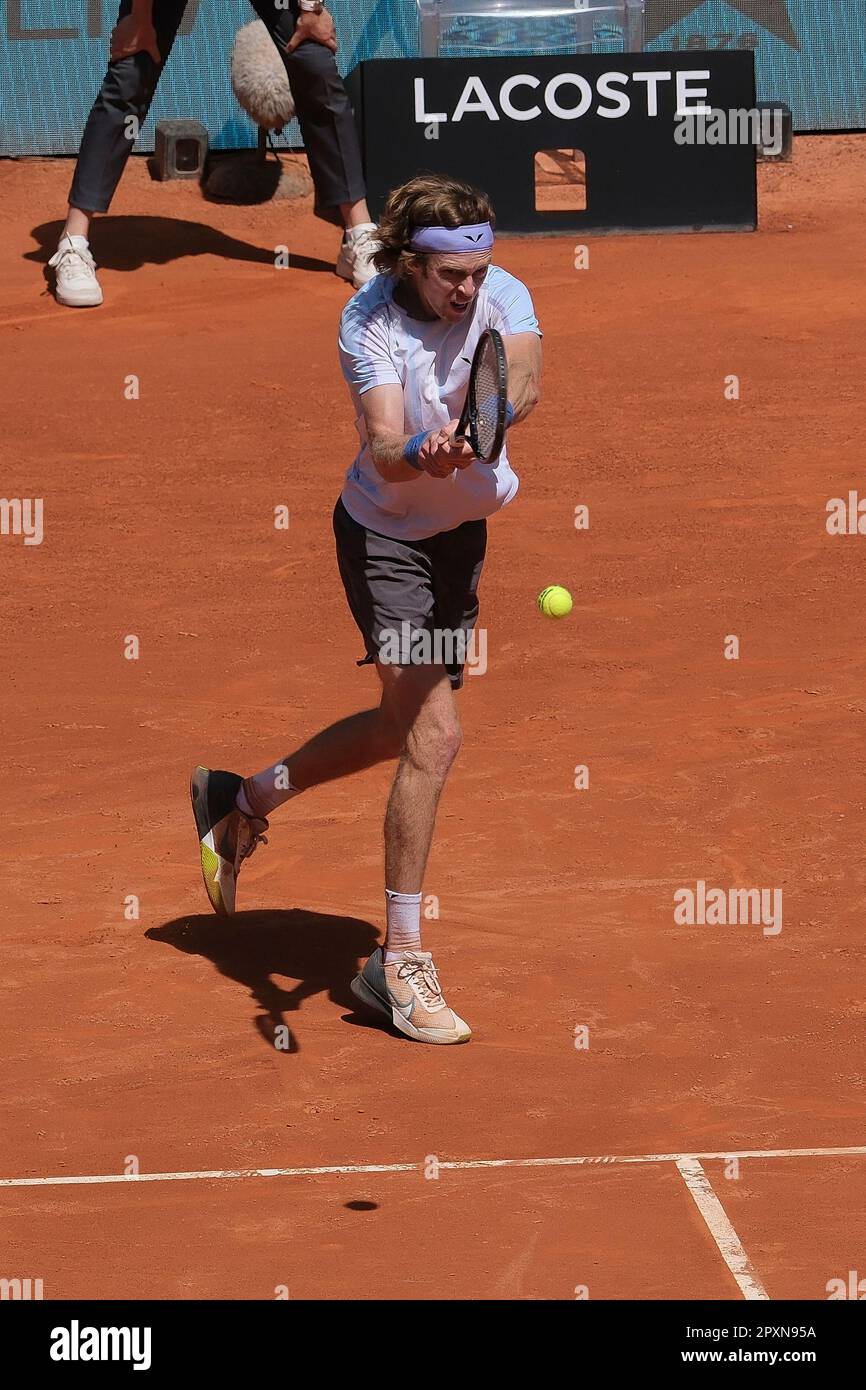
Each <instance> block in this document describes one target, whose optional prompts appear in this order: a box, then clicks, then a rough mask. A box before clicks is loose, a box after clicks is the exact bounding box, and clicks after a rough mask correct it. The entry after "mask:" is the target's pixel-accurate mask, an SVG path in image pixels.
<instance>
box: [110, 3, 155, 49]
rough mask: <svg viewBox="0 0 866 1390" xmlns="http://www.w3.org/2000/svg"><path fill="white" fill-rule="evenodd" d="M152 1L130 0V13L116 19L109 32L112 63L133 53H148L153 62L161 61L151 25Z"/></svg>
mask: <svg viewBox="0 0 866 1390" xmlns="http://www.w3.org/2000/svg"><path fill="white" fill-rule="evenodd" d="M153 3H154V0H132V13H131V14H128V15H125V16H124V18H123V19H120V20H118V22H117V24H116V25H115V26H114V29H113V30H112V32H111V61H112V62H113V63H116V62H117V61H118V59H120V58H131V57H132V55H133V54H135V53H149V54H150V56H151V58H152V59H153V61H154V62H155V63H161V62H162V58H161V56H160V52H159V45H158V44H157V41H156V29H155V28H154V25H153Z"/></svg>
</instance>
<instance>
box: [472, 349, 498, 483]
mask: <svg viewBox="0 0 866 1390" xmlns="http://www.w3.org/2000/svg"><path fill="white" fill-rule="evenodd" d="M474 397H475V400H474V411H473V416H474V419H473V421H472V425H473V428H474V433H475V435H476V439H475V440H473V441H472V444H473V448H474V450H475V452H476V453H477V454H478V455H479V457H481V458H487V457H489V456H490V454H491V453H492V451H493V447H494V445H495V443H496V436H497V434H498V432H499V428H500V416H501V410H502V405H501V399H502V383H501V374H500V368H499V359H498V357H497V354H496V350H495V348H494V347H493V344H492V343H490V342H489V340H488V344H487V345H485V349H484V352H483V355H482V357H481V360H480V362H479V363H478V369H477V371H476V374H475V382H474Z"/></svg>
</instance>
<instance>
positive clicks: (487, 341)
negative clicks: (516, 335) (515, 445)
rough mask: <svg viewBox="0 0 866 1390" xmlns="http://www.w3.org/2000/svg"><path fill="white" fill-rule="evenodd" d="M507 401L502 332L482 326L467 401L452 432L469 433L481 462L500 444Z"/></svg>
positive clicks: (462, 436) (487, 460) (457, 436)
mask: <svg viewBox="0 0 866 1390" xmlns="http://www.w3.org/2000/svg"><path fill="white" fill-rule="evenodd" d="M507 401H508V361H507V359H506V356H505V344H504V343H503V341H502V334H501V333H499V332H498V331H497V330H496V329H495V328H485V330H484V332H483V333H482V334H481V337H480V338H479V339H478V346H477V347H476V349H475V355H474V357H473V358H472V366H471V368H470V370H469V387H468V390H467V392H466V404H465V405H464V407H463V413H462V415H461V416H460V421H459V423H458V425H457V431H456V433H455V435H454V438H455V439H466V438H467V436H468V438H469V443H470V444H471V446H472V452H473V454H475V456H476V457H477V458H478V459H480V460H481V462H482V463H490V461H491V459H495V458H496V455H497V454H498V453H499V451H500V449H501V448H502V441H503V439H504V438H505V406H506V404H507Z"/></svg>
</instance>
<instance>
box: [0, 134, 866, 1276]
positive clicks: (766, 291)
mask: <svg viewBox="0 0 866 1390" xmlns="http://www.w3.org/2000/svg"><path fill="white" fill-rule="evenodd" d="M69 173H70V165H69V163H68V162H66V161H54V162H38V161H28V162H20V163H18V162H12V161H8V162H4V163H2V164H0V207H2V214H0V215H2V253H3V254H2V256H0V287H2V303H3V310H2V341H3V372H2V393H3V398H4V403H3V416H4V422H5V424H4V435H5V439H4V443H3V482H2V491H3V494H4V496H7V497H42V498H43V499H44V540H43V543H42V544H41V545H38V546H37V545H32V546H25V545H24V544H23V541H22V539H21V537H20V536H19V537H16V536H14V535H5V536H3V537H2V542H0V543H2V555H3V569H4V584H3V596H2V609H3V612H2V620H3V632H4V640H3V662H2V670H3V708H4V718H5V731H4V739H3V742H4V748H3V753H4V757H3V761H4V765H5V776H4V803H5V829H4V840H5V844H4V851H5V853H4V858H5V861H6V876H5V890H4V911H3V914H2V943H3V971H2V976H3V984H2V989H3V993H2V1010H0V1019H2V1033H3V1037H2V1050H3V1056H4V1067H3V1070H4V1083H3V1099H2V1125H0V1149H2V1152H0V1176H2V1179H3V1186H2V1189H0V1230H2V1246H3V1265H4V1270H3V1273H4V1274H7V1275H9V1276H11V1275H13V1274H17V1275H20V1276H22V1277H23V1276H30V1277H33V1278H36V1277H41V1278H42V1279H43V1281H44V1296H45V1298H46V1299H76V1300H77V1299H85V1298H96V1299H139V1298H141V1299H146V1298H157V1299H187V1298H204V1299H217V1298H230V1299H238V1298H240V1299H272V1298H274V1297H275V1296H276V1294H275V1291H276V1290H278V1289H280V1288H282V1289H283V1290H285V1291H287V1293H288V1296H289V1297H291V1298H297V1299H303V1298H314V1299H337V1298H356V1299H365V1298H396V1299H409V1298H423V1299H455V1298H468V1299H541V1298H544V1299H548V1298H549V1299H573V1298H575V1296H576V1294H577V1296H586V1295H587V1294H588V1296H589V1297H590V1298H592V1299H631V1298H656V1299H676V1298H689V1299H709V1300H712V1299H726V1298H735V1299H736V1298H756V1297H757V1298H761V1297H769V1298H771V1299H785V1298H805V1299H825V1298H826V1297H827V1285H828V1281H829V1280H831V1279H834V1278H837V1279H846V1278H847V1275H848V1271H849V1270H851V1269H858V1268H859V1269H860V1270H861V1272H863V1271H864V1266H863V1260H864V1255H863V1242H864V1232H866V1129H864V1125H863V1107H864V1099H866V1089H864V1075H863V1029H864V1023H866V987H864V983H863V972H862V960H863V956H862V944H861V943H862V934H863V915H864V910H866V867H864V866H866V855H864V835H863V805H864V770H863V769H864V725H866V625H864V612H866V568H864V548H866V539H864V538H863V537H860V536H857V535H852V536H838V535H837V536H833V535H829V534H828V532H827V529H826V515H827V514H826V507H827V502H828V500H829V499H830V498H833V497H842V498H847V495H848V492H849V490H856V489H858V488H859V489H860V490H861V491H866V475H864V471H863V452H862V432H861V430H862V426H861V420H862V396H863V380H864V373H866V352H864V349H866V326H864V325H866V317H864V291H863V278H862V266H863V263H864V255H866V234H864V226H863V215H862V207H860V206H859V201H860V200H859V195H858V193H857V191H856V190H858V189H861V188H862V187H863V182H864V176H866V137H863V136H861V137H856V136H845V137H823V138H821V137H809V138H799V139H798V140H797V142H796V145H795V155H794V162H793V163H792V164H790V165H787V166H785V165H783V166H777V167H770V166H760V168H759V179H760V210H761V212H760V216H761V225H760V230H759V232H758V233H757V234H755V235H748V234H746V235H708V236H666V237H663V236H646V237H638V236H632V237H626V236H618V237H611V238H593V239H592V240H591V242H590V243H589V246H590V266H589V269H587V270H580V271H578V270H576V269H575V268H574V244H573V242H574V239H573V238H560V237H552V238H542V239H530V238H519V239H511V238H503V239H501V240H500V242H499V244H498V247H497V251H496V256H495V259H496V261H497V262H498V263H500V264H502V265H504V266H505V267H506V268H507V269H508V270H511V271H512V272H514V273H515V274H516V275H518V276H519V277H520V278H521V279H523V280H524V281H525V282H526V284H527V285H528V287H529V289H530V290H531V292H532V294H533V296H534V299H535V304H536V307H537V310H538V314H539V318H540V320H541V324H542V327H543V329H544V331H545V380H544V388H545V389H544V397H543V400H542V403H541V405H540V406H539V408H538V410H537V411H536V412H535V413H534V414H533V416H532V418H531V419H530V420H529V421H528V423H527V424H526V425H525V426H524V427H522V428H521V429H520V431H519V433H518V434H517V435H516V436H515V437H514V439H513V442H512V452H513V457H514V464H515V467H516V468H517V471H518V473H519V474H520V476H521V479H522V488H521V492H520V494H519V496H518V498H517V500H516V501H515V503H514V505H513V506H511V507H509V508H508V509H507V510H506V511H505V512H503V513H502V514H500V515H498V516H496V517H494V518H493V519H492V521H491V524H490V539H491V544H490V551H489V555H488V562H487V566H486V569H485V574H484V579H483V581H482V593H481V597H482V609H481V618H480V623H481V624H482V625H483V626H485V627H486V629H487V632H488V663H489V669H488V671H487V673H486V675H484V676H483V677H479V678H477V679H472V678H469V679H467V681H466V684H465V687H464V690H463V691H462V692H461V694H460V696H459V697H458V698H459V708H460V712H461V716H462V720H463V724H464V731H465V741H464V746H463V750H462V752H461V754H460V757H459V759H458V761H457V763H456V765H455V768H454V770H453V772H452V775H451V777H450V779H449V782H448V785H447V787H446V791H445V795H444V798H443V802H442V805H441V808H440V815H439V820H438V828H437V833H436V835H435V837H434V842H433V853H432V858H431V862H430V866H429V870H428V873H427V877H426V881H425V890H424V891H425V894H428V895H429V894H434V895H435V896H436V898H437V899H438V903H439V920H438V921H436V920H430V921H427V922H425V923H424V926H425V940H426V941H427V942H429V945H430V947H431V948H432V949H433V950H434V952H435V953H436V957H437V960H438V961H439V963H440V965H441V967H442V972H443V981H444V983H445V985H446V988H447V990H448V997H449V1000H451V1002H453V1004H454V1006H455V1008H456V1009H457V1010H458V1011H459V1012H460V1013H461V1014H463V1015H464V1016H465V1017H467V1018H468V1019H469V1020H470V1022H471V1024H472V1027H473V1039H472V1041H471V1043H470V1045H469V1046H466V1047H456V1048H437V1047H424V1046H419V1045H417V1044H412V1043H411V1042H409V1041H407V1040H404V1039H402V1038H400V1037H398V1036H397V1035H395V1034H393V1033H392V1032H390V1031H389V1030H387V1029H384V1028H382V1027H380V1026H379V1025H378V1024H377V1023H376V1022H375V1020H374V1018H373V1016H368V1015H366V1014H364V1015H362V1014H360V1013H358V1012H356V1011H355V1007H354V1003H353V999H352V996H351V994H350V993H349V981H350V979H351V977H352V975H353V973H354V971H355V970H356V968H357V966H358V963H359V962H360V961H362V960H363V959H364V958H365V957H366V956H367V955H368V954H369V952H370V950H371V948H372V947H373V945H374V943H375V942H376V940H377V937H378V936H379V934H380V932H381V927H382V922H383V904H382V887H381V843H380V840H381V819H382V811H383V806H384V800H385V796H386V791H387V786H388V782H389V778H390V775H391V771H390V768H389V767H383V768H381V769H379V770H377V771H374V772H370V773H367V774H364V775H362V776H360V777H357V778H355V779H352V780H349V781H344V782H339V783H335V784H333V785H330V786H326V787H323V788H321V789H319V790H318V791H314V792H311V793H309V794H307V795H305V796H303V797H301V798H299V799H297V800H295V801H293V802H291V803H290V804H289V805H288V806H286V807H285V808H283V810H282V812H278V813H277V814H276V815H275V816H274V818H273V821H272V825H271V836H270V844H269V845H268V846H267V847H266V848H263V849H261V850H260V851H259V852H258V853H257V854H256V856H255V857H254V859H252V860H251V861H250V862H249V863H248V864H247V865H246V866H245V868H244V872H243V874H242V876H241V880H240V887H239V899H240V908H241V910H240V912H239V914H238V916H237V917H236V918H234V919H232V920H230V921H229V922H221V921H220V920H219V919H217V918H216V917H215V916H214V915H213V914H212V913H211V911H210V909H209V907H208V904H207V900H206V898H205V895H204V892H203V889H202V885H201V879H200V874H199V866H198V848H197V844H196V839H195V833H194V829H193V825H192V818H191V816H190V810H189V802H188V795H187V780H188V777H189V772H190V769H191V767H192V766H193V765H194V764H195V763H196V762H198V761H202V762H205V763H207V764H208V765H210V766H213V767H228V768H235V769H238V770H239V771H241V772H245V773H248V772H251V771H253V770H254V769H256V768H259V767H261V766H264V765H265V764H266V763H268V762H270V761H273V760H275V759H278V758H279V757H280V756H282V755H283V754H284V753H286V752H287V751H288V749H289V748H291V747H293V746H295V745H296V744H297V743H298V742H299V741H300V740H301V739H303V738H305V737H307V736H308V735H309V733H311V732H312V731H314V730H315V729H317V728H319V727H320V726H321V725H322V724H324V723H326V722H329V721H331V720H333V719H336V718H338V717H339V716H341V715H344V714H347V713H349V712H351V711H352V710H354V709H357V708H362V707H364V706H365V705H366V704H369V703H373V702H374V701H375V699H376V698H377V696H376V685H377V683H376V678H375V675H374V674H373V673H372V672H371V670H370V669H369V668H365V669H362V670H358V669H356V667H355V659H356V658H357V657H358V656H360V655H361V650H360V645H361V644H360V641H359V637H358V634H357V632H356V629H355V627H354V624H353V623H352V620H351V617H350V615H349V612H348V610H347V606H346V601H345V597H344V594H343V591H342V586H341V585H340V582H339V578H338V575H337V569H336V562H335V558H334V554H333V540H332V534H331V529H330V514H331V509H332V507H333V503H334V499H335V497H336V495H337V493H338V491H339V488H340V486H341V479H342V476H343V473H344V470H345V468H346V467H347V465H348V463H349V461H350V460H351V458H352V456H353V452H354V448H355V438H356V436H355V433H354V427H353V423H352V419H351V412H350V409H349V398H348V392H347V390H346V386H345V384H344V382H343V380H342V377H341V375H340V372H339V367H338V362H337V357H336V346H335V338H336V327H337V321H338V317H339V314H340V311H341V309H342V307H343V305H344V304H345V302H346V300H347V298H348V296H349V294H350V293H351V291H350V288H349V287H348V286H347V285H346V284H345V283H344V282H343V281H341V280H338V279H337V278H336V277H335V276H334V274H333V273H332V268H331V265H332V262H331V260H330V257H331V256H332V253H333V249H334V248H333V246H332V242H333V240H334V237H333V229H330V230H329V229H328V228H323V227H322V225H321V224H319V223H317V222H316V221H315V220H314V218H313V215H312V209H311V206H310V204H309V200H308V201H306V202H302V203H300V204H296V205H293V206H291V207H288V206H287V205H285V204H279V205H272V206H265V207H260V208H255V209H250V208H241V207H231V206H220V205H216V204H211V203H208V202H206V201H204V200H203V199H202V197H201V194H200V192H199V190H198V188H197V187H195V186H192V187H191V186H190V185H188V184H182V183H179V184H164V185H159V186H157V185H154V184H152V183H151V182H150V179H149V177H148V174H147V170H146V163H145V161H144V160H141V159H139V160H136V161H134V162H133V165H132V167H131V169H130V171H129V173H128V175H127V177H126V178H125V179H124V181H123V183H122V185H121V188H120V191H119V194H118V197H117V200H116V203H115V204H114V207H113V212H112V215H111V216H109V217H108V218H106V219H105V220H104V221H103V222H101V223H99V224H98V225H97V227H96V230H95V233H94V251H95V254H96V257H97V261H98V262H99V264H100V267H101V275H102V279H103V283H104V285H105V288H106V305H105V307H104V308H102V309H99V310H93V311H80V312H73V311H68V310H63V309H61V308H59V307H58V306H57V305H56V304H55V302H54V300H53V298H51V296H50V295H48V294H47V293H42V288H43V269H42V266H43V264H44V260H45V259H46V258H47V255H48V254H49V252H50V250H51V249H52V248H53V246H54V244H55V243H56V239H57V233H58V230H59V223H58V222H57V221H56V220H55V219H56V216H57V212H58V209H60V208H61V207H62V206H63V202H64V197H65V193H66V189H67V184H68V179H69ZM280 244H286V245H288V247H289V249H290V252H291V256H292V264H291V267H290V268H289V269H288V270H282V271H279V272H278V271H276V270H275V269H274V268H273V257H274V247H275V246H278V245H280ZM131 374H135V375H137V376H138V377H139V378H140V383H141V398H140V400H138V401H129V400H127V399H125V397H124V387H125V381H126V378H127V377H128V376H129V375H131ZM732 374H735V375H736V376H738V377H739V381H740V399H739V400H728V399H726V398H725V379H726V378H727V377H729V376H730V375H732ZM580 505H585V506H587V507H588V508H589V518H590V524H589V528H588V529H586V530H576V529H575V526H574V515H575V507H577V506H580ZM279 506H285V507H287V508H288V509H289V515H290V525H289V529H288V530H287V531H286V530H278V529H275V527H274V508H275V507H279ZM551 583H559V584H563V585H565V586H566V587H567V588H569V589H570V590H571V592H572V593H573V595H574V599H575V606H574V611H573V613H572V614H571V615H570V616H569V617H568V618H566V619H564V620H563V621H561V622H554V621H549V620H547V619H545V618H544V617H542V616H541V615H540V614H539V613H538V611H537V610H536V607H535V598H536V595H537V594H538V593H539V591H540V590H541V589H542V588H543V587H544V586H545V585H547V584H551ZM129 635H135V636H137V637H138V639H139V642H140V657H139V659H138V660H126V659H124V655H123V652H124V639H125V638H126V637H127V636H129ZM730 635H735V636H737V637H738V638H739V643H740V657H739V660H727V659H725V655H724V646H725V639H726V638H727V637H728V636H730ZM578 765H585V766H586V767H587V768H588V769H589V787H588V788H587V789H585V790H578V789H576V788H575V785H574V782H575V768H576V767H577V766H578ZM698 880H704V881H705V882H706V884H707V885H708V886H710V885H716V886H719V887H722V888H724V889H728V888H731V887H744V888H746V887H753V886H759V887H766V888H770V889H781V890H782V893H783V905H784V906H783V927H782V930H781V931H780V932H779V933H778V934H777V935H765V934H764V932H763V930H762V927H761V926H760V925H757V924H744V925H727V926H721V925H718V926H708V925H694V926H687V925H679V924H677V923H675V921H674V896H673V895H674V893H675V892H676V891H677V890H678V889H679V888H681V887H689V886H691V887H692V888H694V887H695V885H696V883H697V881H698ZM131 895H134V897H135V898H137V899H138V902H139V905H140V906H139V916H138V919H137V920H135V919H134V918H131V917H130V915H129V914H130V912H131V909H130V908H129V906H128V904H129V900H130V897H131ZM281 1025H287V1026H288V1027H289V1029H290V1030H291V1038H292V1047H291V1050H278V1049H277V1048H275V1047H274V1045H273V1038H274V1036H275V1032H276V1029H277V1028H279V1027H280V1026H281ZM584 1029H586V1030H588V1032H586V1033H584V1032H582V1031H581V1030H584ZM576 1030H577V1031H576ZM586 1040H588V1046H576V1043H581V1042H582V1041H586ZM737 1154H740V1155H748V1156H741V1157H740V1159H739V1165H738V1172H739V1175H738V1176H734V1173H735V1171H736V1169H737V1165H732V1164H731V1162H730V1159H731V1156H735V1155H737ZM579 1159H582V1160H585V1161H584V1162H578V1161H577V1160H579ZM500 1160H505V1162H498V1161H500ZM563 1160H570V1161H568V1162H564V1161H563ZM436 1163H438V1164H439V1168H438V1174H439V1175H438V1178H437V1177H435V1176H432V1174H433V1173H435V1171H436ZM136 1167H137V1170H138V1172H139V1174H140V1177H139V1178H138V1179H134V1178H129V1177H127V1176H125V1174H127V1173H130V1172H132V1173H134V1172H135V1170H136ZM262 1169H265V1170H280V1171H279V1172H278V1173H276V1174H274V1173H272V1174H271V1175H265V1174H261V1173H258V1172H257V1171H256V1170H262ZM76 1180H77V1181H76ZM412 1232H415V1233H419V1232H420V1233H422V1234H423V1241H424V1246H425V1249H427V1250H428V1251H435V1259H432V1258H431V1259H429V1260H427V1261H425V1264H424V1267H423V1269H419V1268H418V1267H417V1266H413V1264H412V1263H411V1262H408V1261H407V1260H406V1258H405V1249H406V1241H407V1239H409V1236H410V1234H411V1233H412Z"/></svg>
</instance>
